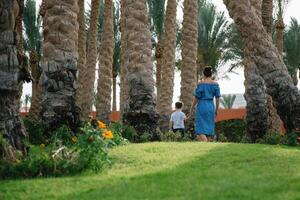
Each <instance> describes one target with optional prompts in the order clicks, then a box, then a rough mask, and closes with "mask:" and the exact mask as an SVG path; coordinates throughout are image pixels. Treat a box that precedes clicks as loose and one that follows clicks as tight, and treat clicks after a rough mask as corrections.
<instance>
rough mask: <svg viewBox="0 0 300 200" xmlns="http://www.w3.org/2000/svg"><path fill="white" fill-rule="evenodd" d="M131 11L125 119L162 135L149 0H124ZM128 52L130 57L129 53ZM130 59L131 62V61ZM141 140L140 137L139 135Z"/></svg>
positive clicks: (127, 49) (153, 134)
mask: <svg viewBox="0 0 300 200" xmlns="http://www.w3.org/2000/svg"><path fill="white" fill-rule="evenodd" d="M124 4H125V5H126V9H128V10H129V11H130V12H129V15H128V17H127V20H126V23H125V26H124V28H125V29H126V31H128V33H129V34H128V43H127V44H126V49H125V51H126V52H128V53H126V57H125V60H126V61H125V63H126V64H127V65H126V66H125V68H127V70H128V72H127V75H126V81H127V83H128V86H129V93H128V94H129V107H128V109H126V110H125V113H124V121H125V122H126V123H127V124H129V125H131V126H133V127H134V128H135V129H136V130H137V132H138V133H139V134H143V133H146V132H147V133H150V134H151V135H152V139H154V140H155V139H158V138H157V135H156V132H157V120H158V115H157V113H156V110H155V96H154V79H153V74H154V73H153V65H152V61H151V56H152V45H151V33H150V29H149V21H148V13H147V4H146V0H139V1H136V0H124ZM127 56H128V57H127ZM127 61H128V62H127ZM137 140H138V139H137Z"/></svg>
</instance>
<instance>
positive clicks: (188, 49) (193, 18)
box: [180, 0, 198, 110]
mask: <svg viewBox="0 0 300 200" xmlns="http://www.w3.org/2000/svg"><path fill="white" fill-rule="evenodd" d="M183 6H184V14H183V25H182V40H181V41H182V53H181V55H182V68H181V96H180V99H181V101H182V102H183V103H184V106H185V109H186V110H188V109H189V108H190V107H191V103H192V99H193V94H194V89H195V87H196V84H197V77H196V76H197V75H196V74H197V46H198V45H197V44H198V43H197V37H198V28H197V16H198V15H197V13H198V1H197V0H185V1H184V4H183Z"/></svg>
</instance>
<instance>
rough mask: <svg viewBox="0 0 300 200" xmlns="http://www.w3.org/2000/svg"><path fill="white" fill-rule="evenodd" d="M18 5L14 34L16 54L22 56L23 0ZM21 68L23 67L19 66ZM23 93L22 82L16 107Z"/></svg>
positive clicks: (19, 0)
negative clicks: (15, 35)
mask: <svg viewBox="0 0 300 200" xmlns="http://www.w3.org/2000/svg"><path fill="white" fill-rule="evenodd" d="M17 1H18V4H19V15H18V16H17V18H16V33H17V37H18V40H17V52H18V54H19V55H24V48H23V43H24V42H23V11H24V0H17ZM21 67H23V66H21ZM22 93H23V82H20V84H19V93H18V97H17V98H18V99H19V103H18V105H21V103H20V100H21V98H22Z"/></svg>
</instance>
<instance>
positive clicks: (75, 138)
mask: <svg viewBox="0 0 300 200" xmlns="http://www.w3.org/2000/svg"><path fill="white" fill-rule="evenodd" d="M77 140H78V139H77V137H76V136H74V137H72V142H73V143H74V144H75V143H76V142H77Z"/></svg>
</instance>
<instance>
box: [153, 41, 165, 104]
mask: <svg viewBox="0 0 300 200" xmlns="http://www.w3.org/2000/svg"><path fill="white" fill-rule="evenodd" d="M163 41H164V40H163V36H159V37H158V41H157V45H156V51H155V58H156V98H157V101H158V99H159V98H160V92H161V80H162V78H161V76H162V68H163V54H164V45H163ZM157 106H158V107H159V106H160V105H159V102H157Z"/></svg>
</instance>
